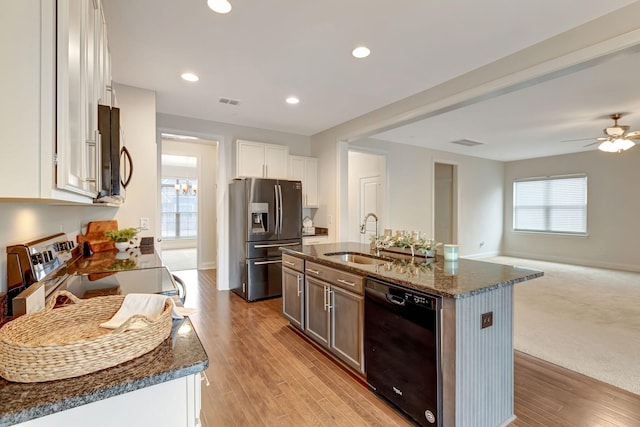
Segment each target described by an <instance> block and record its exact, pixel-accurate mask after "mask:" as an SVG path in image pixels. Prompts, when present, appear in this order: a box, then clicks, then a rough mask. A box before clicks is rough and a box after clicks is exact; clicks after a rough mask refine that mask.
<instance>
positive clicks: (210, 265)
mask: <svg viewBox="0 0 640 427" xmlns="http://www.w3.org/2000/svg"><path fill="white" fill-rule="evenodd" d="M214 268H217V264H216V262H215V261H209V262H203V263H202V265H201V266H200V267H198V270H211V269H214Z"/></svg>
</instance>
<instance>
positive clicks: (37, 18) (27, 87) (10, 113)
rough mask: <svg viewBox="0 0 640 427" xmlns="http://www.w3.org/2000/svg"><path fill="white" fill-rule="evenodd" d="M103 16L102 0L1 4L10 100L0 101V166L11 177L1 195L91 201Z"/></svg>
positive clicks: (2, 85) (0, 44)
mask: <svg viewBox="0 0 640 427" xmlns="http://www.w3.org/2000/svg"><path fill="white" fill-rule="evenodd" d="M101 13H102V12H101V2H100V1H99V0H81V1H80V0H58V1H57V2H55V1H40V0H7V1H5V2H3V15H4V18H5V19H3V20H2V25H0V52H1V53H2V55H3V57H5V58H10V60H11V67H4V69H3V78H2V79H0V89H1V90H2V93H3V95H4V96H5V98H6V99H8V100H11V102H4V103H2V105H1V106H0V128H1V129H2V130H3V138H5V140H6V141H8V143H7V144H3V146H2V148H0V150H1V151H0V154H1V155H0V170H2V171H3V175H4V176H6V177H11V178H12V179H5V180H3V182H1V183H0V199H47V200H56V201H61V200H62V201H71V202H78V203H87V204H89V203H92V202H93V197H94V196H95V195H96V191H95V190H96V186H97V184H98V183H97V182H96V181H93V180H92V179H93V178H96V177H98V176H99V173H98V172H99V170H100V168H99V167H98V166H97V164H96V161H97V157H96V153H97V151H96V148H97V147H96V145H95V140H96V132H95V131H96V127H97V109H96V108H95V106H96V104H97V102H98V99H99V97H98V94H99V92H100V90H101V88H100V86H99V84H98V83H97V82H98V81H99V80H98V79H97V78H96V77H95V75H96V74H97V71H98V65H97V64H98V63H99V62H100V55H101V53H100V52H97V51H96V49H97V48H96V46H98V45H99V41H100V39H101V37H100V35H99V34H98V33H99V31H100V22H99V19H98V17H100V16H101ZM102 31H103V32H104V34H105V36H106V29H105V28H104V27H102ZM103 52H106V53H107V54H108V49H105V50H104V51H103ZM101 60H102V63H101V64H100V65H99V66H101V67H103V69H104V70H106V69H107V67H109V68H110V65H109V64H110V60H107V61H105V60H104V58H102V59H101ZM108 74H109V76H110V70H109V72H108ZM109 78H110V77H109ZM94 110H95V111H94ZM87 141H90V142H89V143H87ZM25 173H28V174H29V177H30V179H21V177H23V176H24V174H25Z"/></svg>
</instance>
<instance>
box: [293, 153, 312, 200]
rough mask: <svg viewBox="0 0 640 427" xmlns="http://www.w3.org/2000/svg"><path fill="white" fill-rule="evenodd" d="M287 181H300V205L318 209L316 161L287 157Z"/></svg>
mask: <svg viewBox="0 0 640 427" xmlns="http://www.w3.org/2000/svg"><path fill="white" fill-rule="evenodd" d="M289 179H292V180H299V181H302V205H303V206H304V207H306V208H317V207H318V159H316V158H315V157H303V156H289Z"/></svg>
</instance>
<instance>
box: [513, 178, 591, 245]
mask: <svg viewBox="0 0 640 427" xmlns="http://www.w3.org/2000/svg"><path fill="white" fill-rule="evenodd" d="M513 229H514V230H518V231H534V232H535V231H537V232H545V233H572V234H586V233H587V177H586V175H571V176H561V177H550V178H534V179H526V180H518V181H514V183H513Z"/></svg>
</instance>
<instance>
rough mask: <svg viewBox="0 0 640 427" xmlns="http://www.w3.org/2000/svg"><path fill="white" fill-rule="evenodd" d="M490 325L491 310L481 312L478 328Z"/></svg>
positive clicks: (491, 322) (491, 318)
mask: <svg viewBox="0 0 640 427" xmlns="http://www.w3.org/2000/svg"><path fill="white" fill-rule="evenodd" d="M491 325H493V311H490V312H488V313H482V318H481V320H480V329H484V328H488V327H489V326H491Z"/></svg>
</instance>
